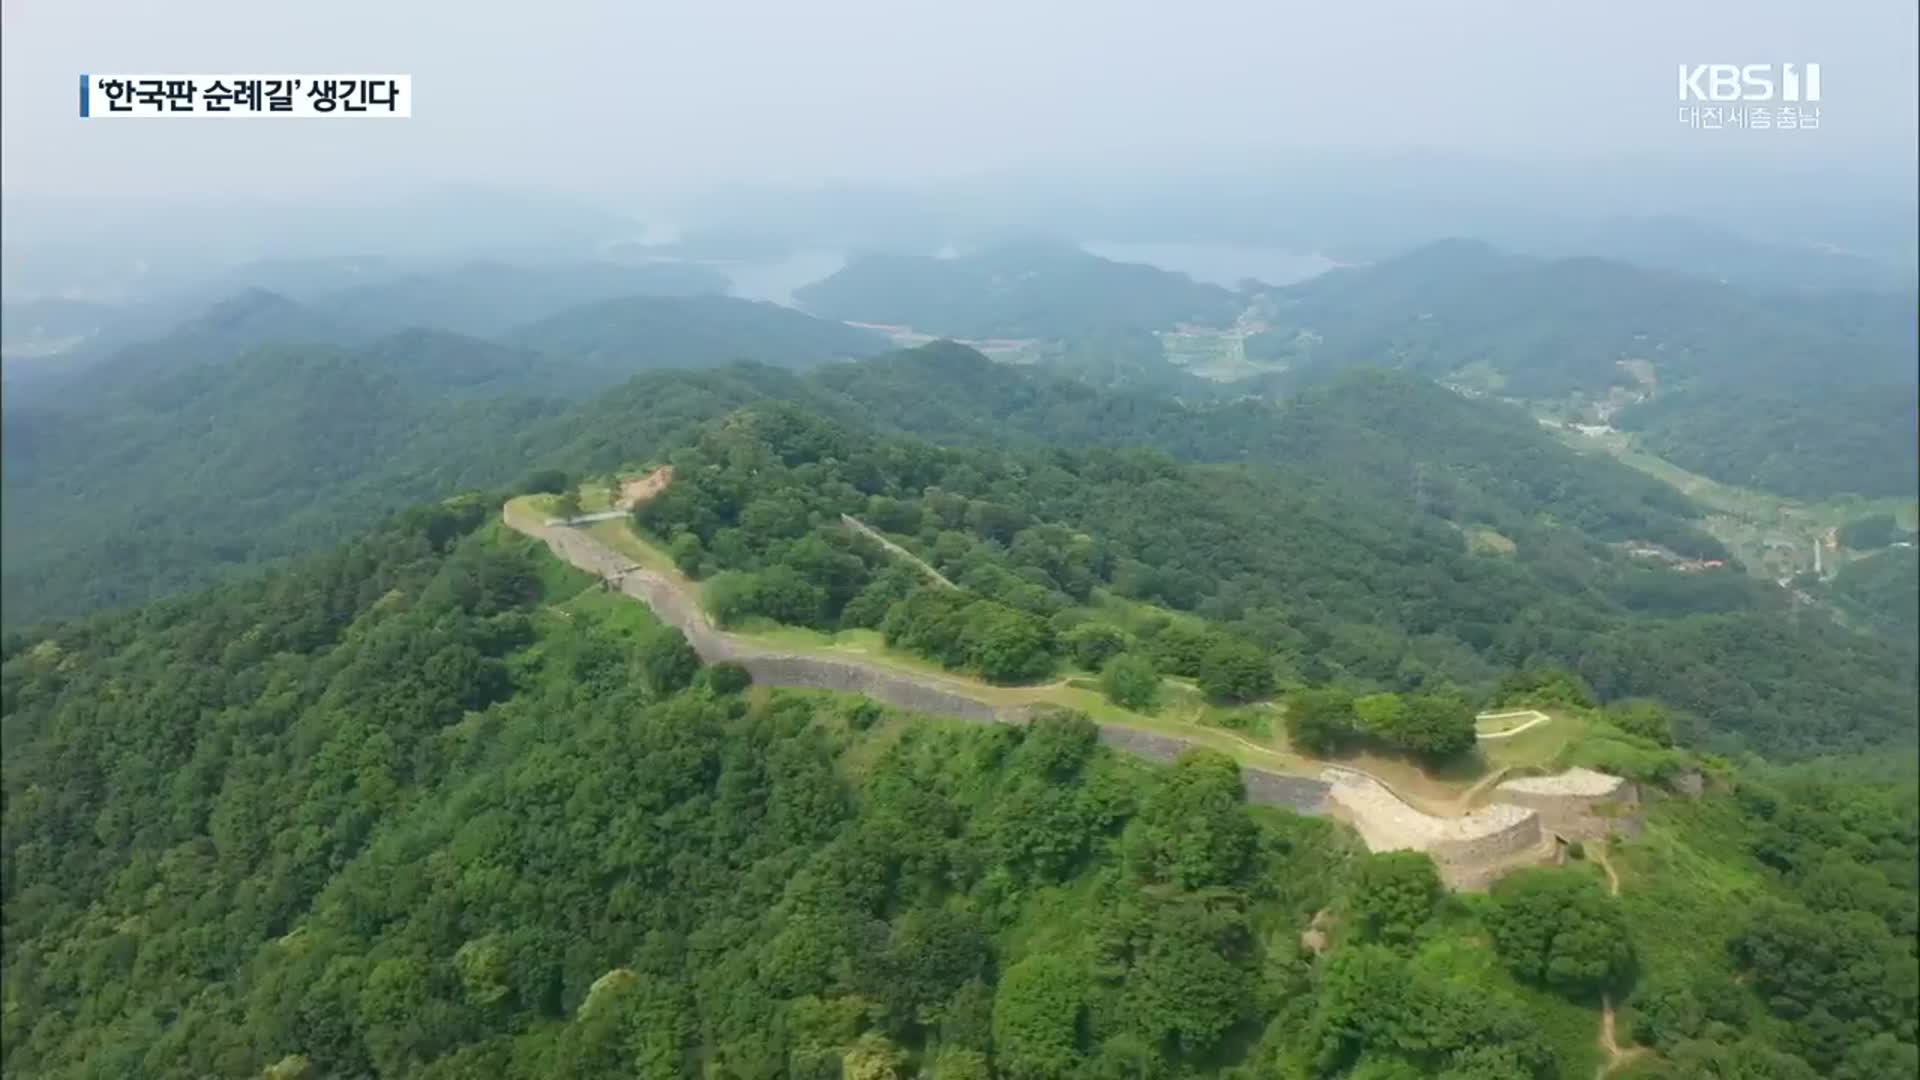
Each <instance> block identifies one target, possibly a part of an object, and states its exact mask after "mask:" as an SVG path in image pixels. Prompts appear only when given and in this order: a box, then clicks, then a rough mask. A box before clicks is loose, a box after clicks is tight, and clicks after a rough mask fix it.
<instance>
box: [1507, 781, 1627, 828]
mask: <svg viewBox="0 0 1920 1080" xmlns="http://www.w3.org/2000/svg"><path fill="white" fill-rule="evenodd" d="M1494 797H1495V798H1497V799H1499V800H1500V801H1501V802H1505V803H1510V804H1512V805H1514V806H1524V807H1527V808H1528V809H1531V810H1533V811H1534V812H1535V813H1537V814H1539V815H1540V825H1541V827H1542V828H1544V829H1546V830H1548V831H1549V832H1551V833H1553V834H1554V835H1555V836H1558V837H1560V838H1561V839H1563V840H1579V841H1582V842H1591V841H1597V840H1605V839H1606V838H1607V837H1608V836H1609V835H1611V834H1613V833H1621V834H1624V835H1628V836H1637V835H1639V833H1640V831H1641V829H1642V828H1643V825H1644V819H1643V818H1642V816H1641V814H1640V789H1639V788H1637V787H1635V786H1634V785H1633V784H1631V783H1629V782H1627V781H1626V780H1624V779H1622V778H1620V777H1618V776H1609V775H1607V774H1606V773H1602V772H1594V771H1593V770H1592V769H1568V770H1567V771H1566V772H1563V773H1561V774H1559V775H1558V776H1529V777H1523V778H1520V779H1516V780H1508V781H1506V782H1504V783H1502V784H1501V785H1500V786H1499V787H1497V788H1495V789H1494Z"/></svg>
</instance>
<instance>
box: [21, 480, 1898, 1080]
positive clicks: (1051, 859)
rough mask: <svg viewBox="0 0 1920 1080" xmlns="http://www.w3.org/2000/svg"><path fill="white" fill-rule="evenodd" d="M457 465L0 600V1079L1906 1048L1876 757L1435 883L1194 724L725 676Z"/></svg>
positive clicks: (1818, 1054) (1204, 1066)
mask: <svg viewBox="0 0 1920 1080" xmlns="http://www.w3.org/2000/svg"><path fill="white" fill-rule="evenodd" d="M497 505H498V504H497V502H496V501H495V500H494V499H492V498H479V499H469V500H464V501H459V502H455V503H451V504H448V505H446V506H442V507H436V508H430V509H424V510H420V511H415V512H412V513H409V514H407V515H404V516H402V517H401V518H398V519H396V520H395V521H394V522H392V523H391V524H389V525H388V526H386V527H384V528H382V529H380V530H377V531H375V532H373V533H371V534H368V535H366V536H364V537H362V538H360V539H358V540H355V541H354V542H352V543H350V544H348V545H347V546H345V547H343V548H341V549H339V550H337V551H335V552H333V553H331V554H327V555H322V556H316V557H313V558H309V559H306V560H303V561H301V562H299V563H296V564H294V565H292V566H290V567H288V568H286V569H284V570H281V571H278V572H276V573H273V574H270V575H267V576H265V577H263V578H260V579H257V580H253V581H249V582H246V583H242V584H237V585H232V586H227V587H224V588H222V589H220V590H217V591H215V592H212V593H205V594H200V595H197V596H194V597H191V598H186V599H182V600H177V601H165V602H161V603H158V604H155V605H152V606H149V607H146V608H143V609H140V610H138V611H135V612H130V613H127V614H125V615H118V616H109V617H104V618H98V619H93V620H89V621H84V622H75V623H69V624H64V625H61V626H57V627H50V628H47V629H45V630H43V631H39V632H36V633H34V634H32V635H20V634H17V633H15V634H9V635H7V637H6V638H5V641H4V661H5V662H4V667H0V701H3V705H4V713H3V714H0V725H3V726H0V733H3V734H4V739H5V747H6V755H5V760H4V764H3V765H0V784H3V785H4V786H3V788H0V790H4V793H5V803H4V807H5V809H4V817H3V818H0V869H3V870H4V873H3V874H0V888H4V900H5V903H4V905H0V912H3V914H0V918H4V920H5V921H4V927H5V935H4V941H5V945H4V950H5V952H4V961H5V965H6V970H7V972H8V978H7V980H6V983H5V989H4V995H5V996H4V1008H3V1009H0V1025H4V1026H3V1027H0V1045H3V1046H4V1047H5V1051H4V1052H5V1057H4V1059H0V1060H3V1061H4V1070H5V1072H6V1073H7V1074H8V1075H20V1076H26V1075H32V1076H45V1077H65V1076H90V1075H100V1074H103V1073H105V1074H128V1073H131V1074H138V1075H143V1076H154V1077H168V1076H202V1075H210V1074H211V1075H252V1074H259V1073H261V1072H262V1071H263V1070H269V1069H271V1070H273V1074H274V1075H280V1076H295V1075H315V1076H321V1075H326V1076H332V1075H419V1076H429V1077H479V1076H486V1077H502V1076H528V1077H542V1078H550V1077H576V1076H577V1077H590V1076H610V1075H632V1074H634V1073H639V1074H641V1075H647V1076H659V1077H675V1076H689V1077H691V1076H702V1075H705V1076H714V1075H725V1076H749V1075H751V1076H768V1077H774V1076H833V1075H847V1076H901V1075H912V1074H914V1073H916V1072H918V1071H924V1072H926V1073H927V1074H929V1075H932V1076H936V1077H949V1078H979V1077H992V1076H1005V1077H1075V1078H1078V1077H1086V1078H1090V1080H1091V1078H1097V1077H1106V1076H1112V1075H1165V1076H1223V1077H1235V1078H1243V1080H1253V1078H1254V1077H1269V1076H1280V1077H1299V1078H1307V1077H1327V1078H1331V1077H1336V1076H1399V1075H1409V1076H1411V1075H1444V1076H1449V1077H1461V1078H1466V1077H1486V1078H1539V1080H1547V1078H1555V1077H1575V1076H1578V1077H1584V1076H1587V1075H1591V1074H1592V1073H1593V1071H1594V1070H1595V1068H1596V1067H1597V1066H1598V1065H1600V1064H1601V1062H1602V1057H1601V1054H1600V1051H1599V1049H1598V1047H1597V1045H1596V1042H1595V1032H1596V1031H1597V1030H1598V1027H1599V1023H1600V1021H1599V1015H1598V1011H1597V1003H1598V1002H1599V1000H1600V996H1601V995H1603V994H1605V995H1608V996H1609V997H1610V998H1611V999H1613V1000H1616V1001H1619V1002H1621V1003H1622V1008H1621V1021H1620V1024H1619V1032H1620V1035H1619V1038H1620V1041H1621V1042H1622V1043H1624V1044H1628V1045H1631V1044H1632V1043H1633V1042H1635V1041H1639V1042H1642V1043H1645V1044H1647V1046H1648V1047H1650V1048H1651V1050H1652V1052H1648V1051H1647V1050H1638V1051H1636V1053H1638V1054H1639V1057H1638V1058H1637V1060H1636V1061H1635V1062H1634V1064H1633V1070H1634V1072H1633V1075H1637V1076H1641V1077H1675V1078H1678V1077H1691V1076H1699V1075H1708V1074H1712V1075H1741V1074H1740V1073H1737V1072H1727V1071H1726V1070H1729V1069H1739V1068H1748V1069H1752V1068H1755V1067H1761V1066H1764V1067H1766V1068H1767V1069H1769V1070H1771V1071H1769V1072H1766V1073H1764V1074H1756V1075H1770V1076H1784V1077H1800V1076H1813V1075H1827V1076H1834V1077H1842V1078H1847V1080H1867V1078H1870V1077H1881V1076H1887V1075H1897V1074H1898V1072H1897V1071H1895V1072H1889V1071H1886V1070H1889V1069H1892V1070H1899V1069H1903V1068H1907V1067H1909V1066H1910V1065H1911V1063H1912V1062H1913V1060H1914V1049H1913V1045H1912V1040H1913V1038H1914V1030H1913V1015H1914V1010H1915V1002H1914V985H1915V979H1914V956H1913V946H1912V941H1913V934H1914V929H1915V921H1914V920H1915V904H1914V901H1915V897H1916V890H1915V885H1914V882H1913V879H1912V867H1913V865H1914V861H1915V859H1916V857H1920V851H1917V850H1916V833H1917V832H1920V830H1917V828H1916V822H1915V812H1914V806H1915V800H1914V798H1913V792H1912V791H1911V790H1910V788H1909V789H1894V790H1890V791H1885V792H1883V793H1879V794H1874V793H1866V792H1862V791H1859V790H1857V789H1855V788H1853V787H1852V786H1850V785H1849V784H1847V783H1845V782H1842V781H1839V780H1836V779H1834V778H1832V777H1831V776H1826V775H1822V774H1816V773H1812V772H1807V773H1802V774H1779V775H1771V774H1761V773H1753V774H1748V775H1739V776H1732V777H1722V778H1720V779H1717V780H1716V781H1715V782H1714V789H1713V791H1712V792H1711V793H1710V794H1708V795H1707V796H1706V797H1705V798H1704V799H1701V800H1699V801H1688V800H1684V799H1678V798H1673V797H1670V796H1662V795H1660V794H1659V793H1658V792H1657V791H1653V792H1650V793H1649V795H1650V797H1651V798H1653V799H1654V805H1653V807H1652V810H1651V819H1650V822H1649V826H1648V830H1647V832H1646V833H1645V834H1644V835H1643V836H1641V837H1640V838H1638V839H1635V840H1631V841H1625V842H1623V843H1622V844H1621V845H1620V846H1618V847H1616V848H1615V849H1614V850H1613V852H1612V854H1611V859H1612V860H1613V862H1614V863H1616V864H1617V866H1618V872H1619V875H1620V877H1621V880H1622V887H1621V895H1620V897H1619V898H1618V899H1610V898H1609V897H1608V896H1607V892H1606V889H1605V887H1604V885H1603V884H1602V875H1601V874H1599V873H1598V872H1597V871H1595V870H1593V869H1591V868H1589V867H1586V866H1584V865H1582V864H1580V863H1578V862H1576V863H1574V864H1572V865H1571V866H1570V867H1568V868H1565V869H1559V870H1553V869H1545V870H1536V871H1529V872H1526V873H1523V874H1520V875H1516V876H1515V877H1513V878H1511V879H1509V881H1508V882H1506V883H1503V884H1502V885H1500V886H1498V887H1496V888H1495V889H1494V891H1493V892H1492V894H1491V895H1490V896H1485V897H1448V896H1443V895H1442V894H1441V893H1440V891H1439V889H1438V887H1437V882H1436V879H1435V877H1434V874H1433V870H1432V867H1431V865H1430V864H1428V863H1427V862H1426V860H1425V858H1424V857H1422V856H1407V855H1397V856H1367V855H1363V854H1360V853H1359V851H1358V849H1357V848H1356V846H1355V844H1354V841H1353V840H1352V839H1351V837H1350V836H1349V835H1348V834H1346V833H1344V832H1343V831H1341V830H1339V829H1338V828H1336V827H1334V826H1332V825H1330V824H1329V823H1327V822H1325V821H1322V820H1315V819H1306V818H1299V817H1295V816H1293V815H1291V814H1288V813H1285V812H1281V811H1273V810H1265V809H1260V810H1253V809H1249V808H1248V807H1246V806H1245V805H1244V804H1243V803H1242V802H1241V793H1240V785H1239V781H1238V779H1237V778H1236V776H1235V773H1234V770H1233V768H1232V767H1231V765H1230V763H1228V762H1227V761H1226V759H1224V758H1220V757H1216V756H1211V755H1209V754H1207V753H1205V752H1197V753H1195V754H1192V755H1189V756H1188V757H1186V758H1183V759H1182V760H1181V761H1180V762H1179V763H1178V764H1176V765H1173V766H1148V765H1144V764H1141V763H1139V762H1136V761H1133V760H1130V759H1124V758H1119V757H1116V756H1114V754H1113V753H1112V752H1110V751H1108V750H1107V749H1105V748H1103V747H1100V746H1098V745H1097V744H1096V743H1095V741H1094V737H1093V736H1094V732H1093V728H1092V727H1091V726H1090V725H1088V724H1087V723H1086V722H1085V721H1084V720H1082V719H1078V718H1075V717H1073V716H1072V715H1071V714H1065V715H1062V716H1059V717H1056V718H1052V719H1046V720H1042V721H1040V722H1037V723H1036V724H1034V725H1033V726H1032V727H1031V728H1029V729H1024V730H1023V729H1018V728H1006V727H998V726H992V727H970V726H967V725H957V724H952V723H946V722H940V721H935V720H932V719H929V718H924V717H911V716H903V715H898V714H894V713H891V712H888V711H886V710H880V709H875V708H874V707H872V706H871V705H869V704H865V703H863V702H861V701H859V700H858V699H844V698H836V697H832V696H827V695H817V694H795V693H773V694H767V693H765V692H764V691H761V690H759V689H751V690H749V692H747V693H745V694H744V695H743V694H742V693H741V692H740V691H741V689H742V688H741V684H740V681H739V680H738V679H737V678H736V677H735V676H736V675H737V673H729V672H728V671H726V670H725V669H704V670H703V669H701V668H700V667H699V664H698V661H697V660H696V659H695V658H694V657H693V656H692V654H691V652H690V651H689V650H688V649H687V648H686V645H685V643H684V642H683V641H681V640H680V639H679V637H678V635H677V634H675V633H673V632H670V631H666V630H663V629H662V628H660V627H659V626H658V625H657V624H656V623H654V622H653V621H652V620H651V619H650V618H648V617H646V615H645V614H644V609H642V608H640V607H639V606H638V605H636V604H634V603H632V602H631V601H628V600H625V599H623V598H617V597H611V596H608V595H606V594H604V593H602V592H600V591H599V590H597V589H594V588H589V587H588V585H589V582H588V580H587V579H586V578H584V577H582V576H580V575H577V574H576V573H574V572H572V571H570V570H568V569H566V568H564V567H562V566H561V565H560V564H558V563H557V562H555V561H553V560H552V559H551V558H550V557H548V556H546V555H545V554H544V553H542V552H540V551H539V550H538V549H537V548H535V547H534V546H533V545H531V543H530V542H528V541H524V540H521V539H518V538H514V537H512V536H511V534H508V533H505V532H504V531H503V530H501V529H500V528H499V527H498V526H497V525H491V524H488V522H490V521H491V519H492V518H493V515H494V513H495V507H497ZM1903 791H1904V792H1905V794H1902V792H1903ZM1310 924H1311V925H1313V926H1315V927H1319V928H1320V930H1319V933H1318V934H1317V935H1316V936H1317V938H1318V940H1317V941H1314V940H1313V938H1311V937H1306V936H1303V935H1304V932H1305V931H1306V930H1307V929H1308V927H1309V925H1310ZM1303 942H1311V947H1309V946H1308V944H1303ZM1320 949H1325V950H1327V951H1325V952H1324V953H1317V952H1316V950H1320ZM1809 1007H1812V1008H1813V1009H1814V1013H1813V1016H1812V1017H1809V1015H1808V1012H1807V1010H1808V1008H1809ZM1756 1063H1757V1064H1756Z"/></svg>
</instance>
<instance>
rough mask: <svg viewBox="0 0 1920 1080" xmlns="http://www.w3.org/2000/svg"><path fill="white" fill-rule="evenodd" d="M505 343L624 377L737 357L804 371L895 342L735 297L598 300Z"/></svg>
mask: <svg viewBox="0 0 1920 1080" xmlns="http://www.w3.org/2000/svg"><path fill="white" fill-rule="evenodd" d="M502 340H505V341H508V342H511V343H513V344H516V345H520V346H523V347H526V348H530V349H536V350H539V351H540V352H543V353H546V354H548V355H550V356H553V357H556V358H562V359H564V360H566V361H567V362H569V363H574V364H582V365H588V366H592V367H596V368H600V369H606V370H618V371H620V372H621V373H622V374H632V373H633V372H636V371H645V370H650V369H655V368H664V367H680V368H693V367H712V366H714V365H717V364H724V363H728V362H730V361H734V360H759V361H762V362H765V363H768V364H772V365H774V366H776V367H791V368H801V367H809V366H812V365H814V364H817V363H820V362H822V361H825V360H837V359H844V358H849V357H856V356H872V355H874V354H875V353H879V352H882V351H885V350H886V348H887V339H886V338H885V337H883V336H881V335H880V334H877V333H874V332H872V331H869V330H862V329H859V328H857V327H852V326H847V325H844V324H842V323H837V322H828V321H827V320H825V319H816V318H814V317H813V316H811V315H807V314H804V313H802V312H798V311H795V310H793V309H792V308H784V307H780V306H779V305H777V304H769V303H765V302H762V301H754V300H742V299H738V298H735V297H730V296H676V297H659V296H622V297H615V298H612V299H607V300H598V301H594V302H592V303H588V304H583V305H580V306H579V307H574V308H569V309H567V310H565V311H561V312H559V313H557V314H554V315H550V316H548V317H546V318H543V319H540V320H539V321H537V322H533V323H530V324H528V325H526V326H521V327H518V328H516V329H514V330H511V331H509V332H508V333H506V334H504V335H503V336H502Z"/></svg>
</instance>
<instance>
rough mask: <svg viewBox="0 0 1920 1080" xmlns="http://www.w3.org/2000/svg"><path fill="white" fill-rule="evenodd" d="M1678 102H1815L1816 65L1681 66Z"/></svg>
mask: <svg viewBox="0 0 1920 1080" xmlns="http://www.w3.org/2000/svg"><path fill="white" fill-rule="evenodd" d="M1776 68H1778V69H1779V74H1778V77H1777V78H1776V76H1775V70H1774V69H1776ZM1680 100H1681V101H1805V102H1815V101H1819V100H1820V65H1819V64H1804V65H1802V64H1681V65H1680Z"/></svg>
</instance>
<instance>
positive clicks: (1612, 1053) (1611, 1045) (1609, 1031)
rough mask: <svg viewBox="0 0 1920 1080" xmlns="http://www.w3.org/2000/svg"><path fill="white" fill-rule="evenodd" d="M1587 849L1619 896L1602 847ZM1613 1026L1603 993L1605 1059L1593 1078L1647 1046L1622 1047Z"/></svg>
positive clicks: (1608, 999)
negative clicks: (1605, 873) (1615, 1035)
mask: <svg viewBox="0 0 1920 1080" xmlns="http://www.w3.org/2000/svg"><path fill="white" fill-rule="evenodd" d="M1588 850H1589V851H1591V852H1592V853H1593V861H1594V862H1597V863H1599V864H1600V869H1602V870H1605V871H1606V872H1607V894H1608V895H1609V896H1619V895H1620V875H1619V874H1617V873H1615V872H1614V869H1613V863H1611V862H1609V861H1607V853H1606V851H1605V850H1604V848H1603V847H1602V846H1600V845H1595V846H1594V847H1592V848H1589V849H1588ZM1615 1026H1616V1020H1615V1015H1614V1011H1613V995H1612V994H1603V995H1601V997H1600V1049H1601V1050H1602V1051H1604V1052H1605V1053H1606V1055H1607V1060H1606V1061H1605V1062H1603V1063H1601V1065H1600V1067H1599V1068H1598V1069H1595V1070H1594V1073H1593V1075H1594V1078H1595V1080H1605V1077H1607V1076H1608V1075H1610V1074H1611V1073H1612V1072H1613V1071H1614V1070H1615V1069H1618V1068H1620V1067H1621V1066H1623V1065H1625V1064H1626V1063H1627V1062H1629V1061H1632V1060H1633V1059H1634V1058H1637V1057H1639V1056H1640V1055H1641V1054H1644V1053H1646V1052H1647V1048H1646V1047H1644V1046H1633V1047H1627V1048H1625V1049H1622V1048H1621V1046H1620V1043H1619V1041H1618V1040H1617V1039H1616V1038H1615V1037H1614V1029H1615Z"/></svg>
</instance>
